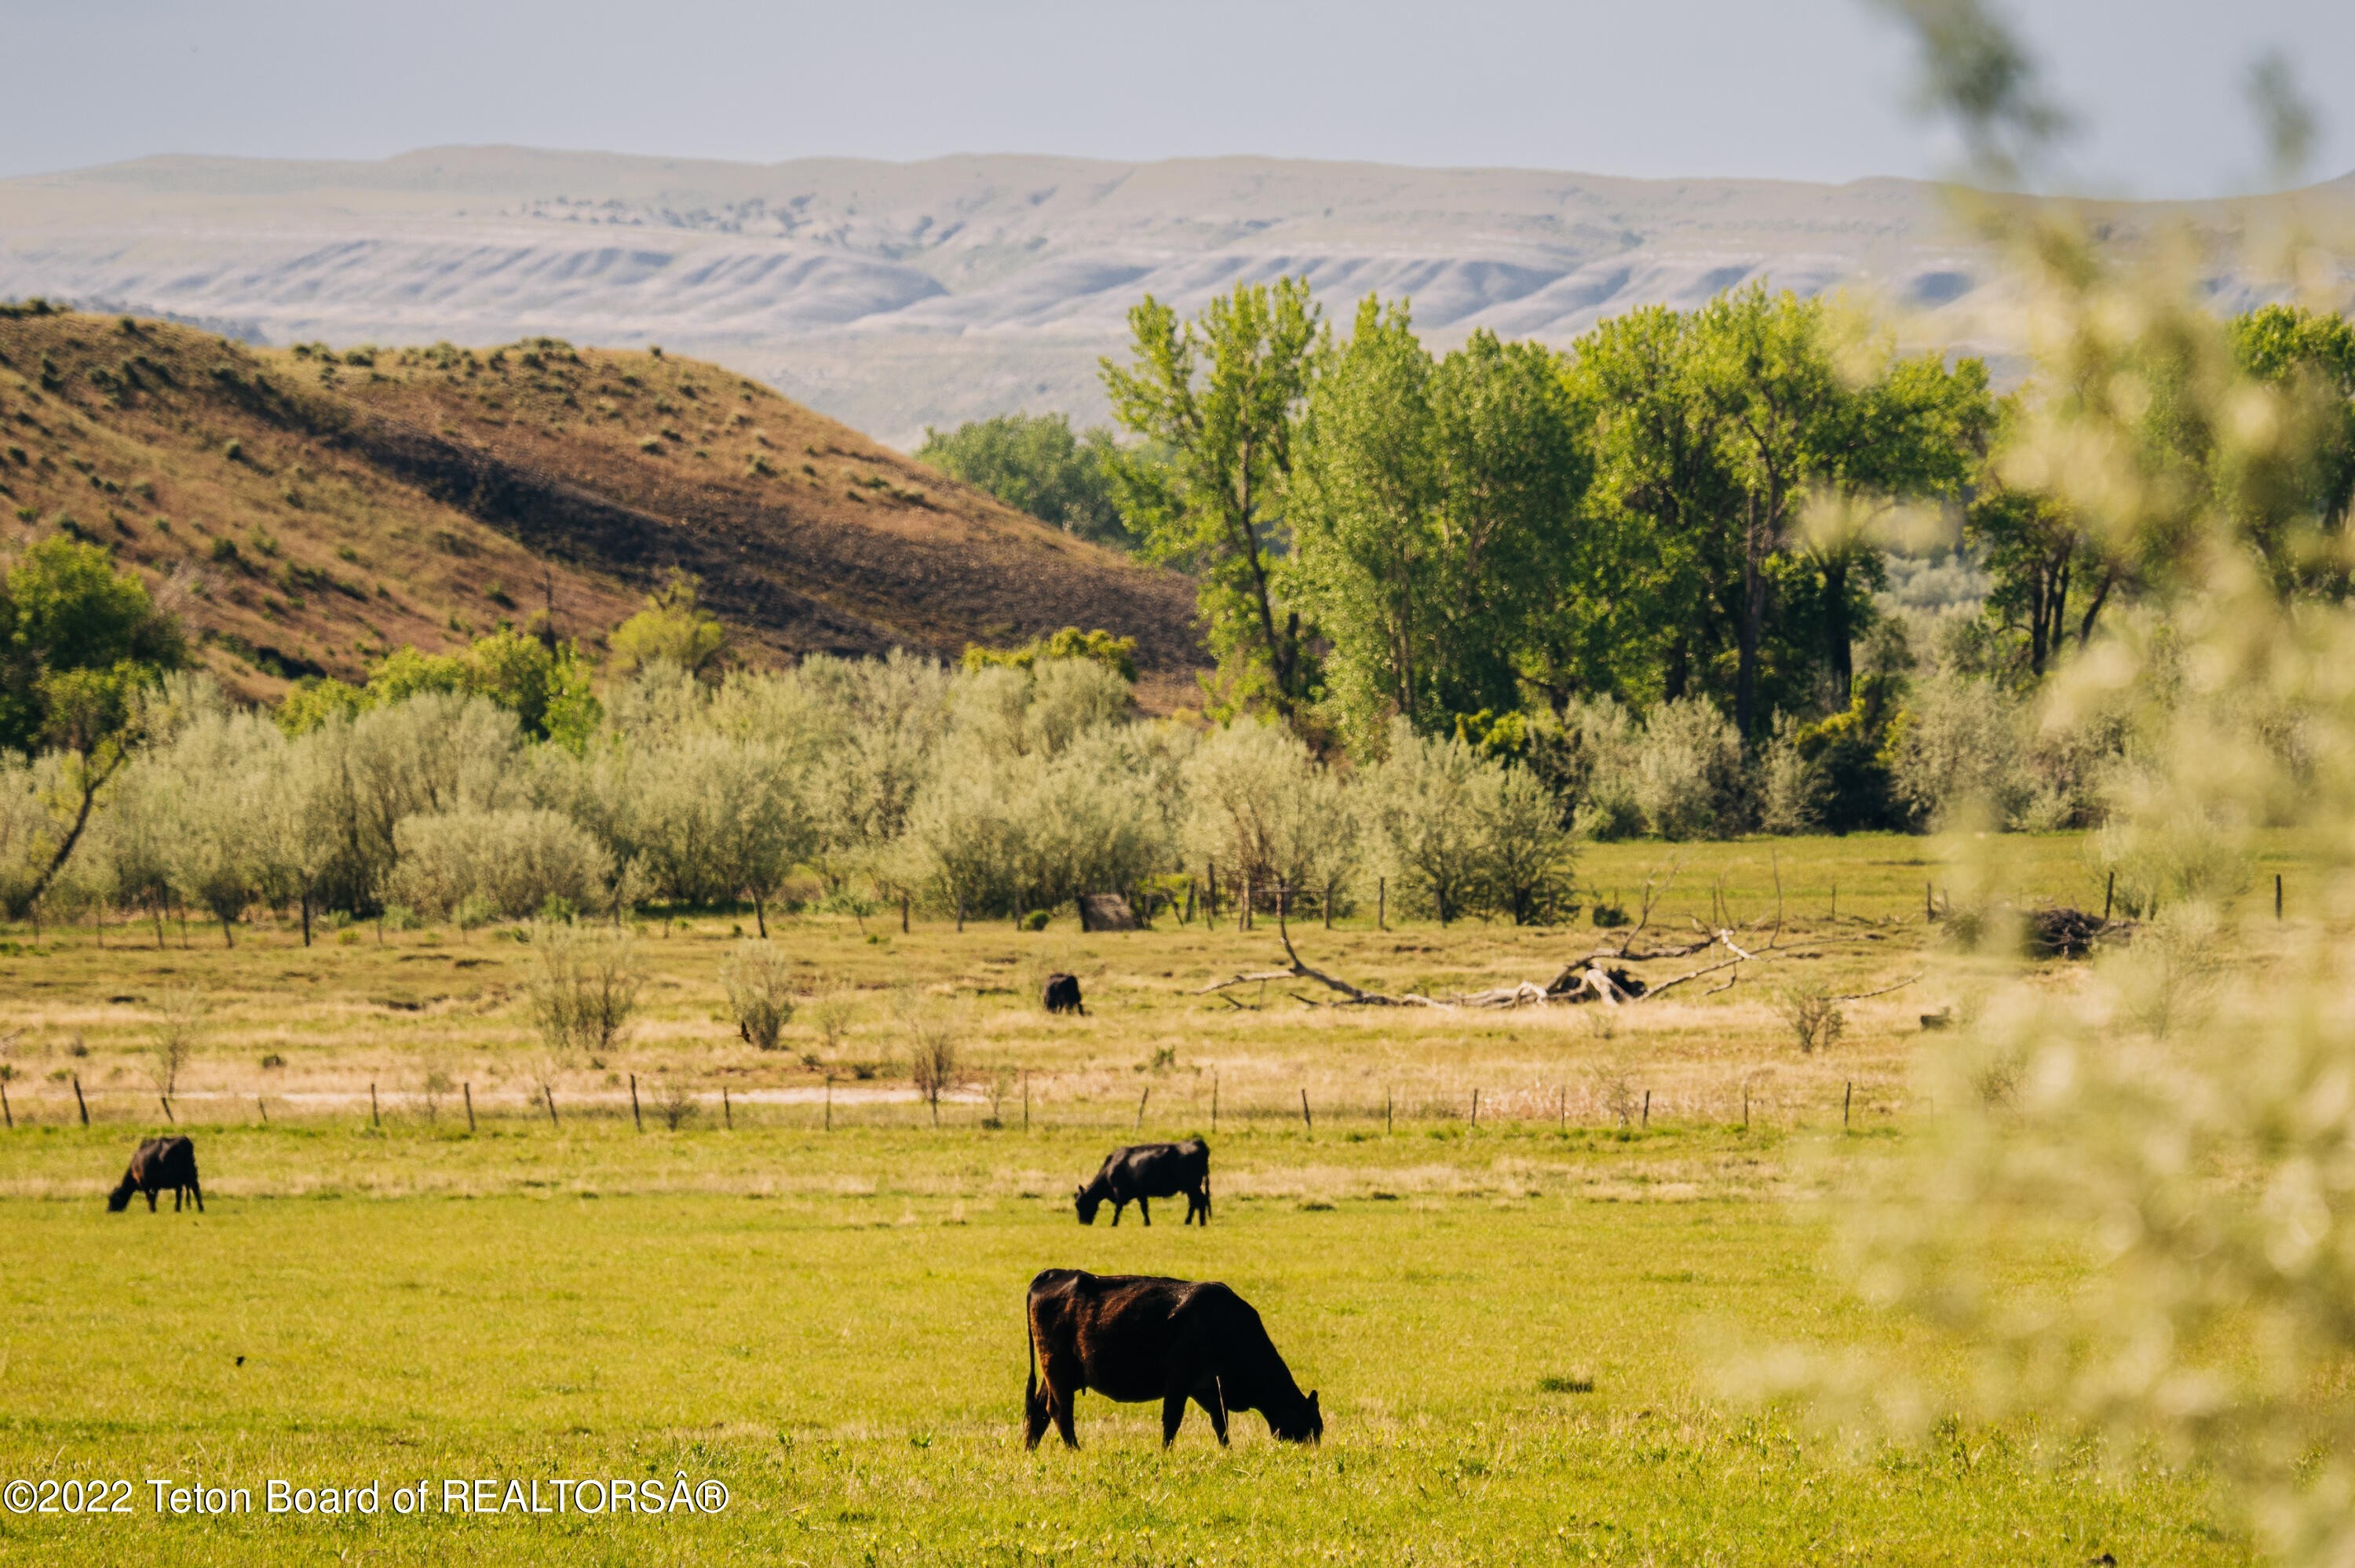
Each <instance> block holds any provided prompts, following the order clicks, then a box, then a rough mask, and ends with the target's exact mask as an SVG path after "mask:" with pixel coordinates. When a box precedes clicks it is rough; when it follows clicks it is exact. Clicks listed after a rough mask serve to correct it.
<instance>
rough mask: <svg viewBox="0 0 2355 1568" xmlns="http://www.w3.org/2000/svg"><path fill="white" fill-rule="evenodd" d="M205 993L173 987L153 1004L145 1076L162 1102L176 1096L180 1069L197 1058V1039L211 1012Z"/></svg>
mask: <svg viewBox="0 0 2355 1568" xmlns="http://www.w3.org/2000/svg"><path fill="white" fill-rule="evenodd" d="M210 1011H211V1010H210V1008H209V1007H208V1005H207V1003H206V1001H205V996H204V993H203V992H202V991H197V989H196V988H195V987H193V986H174V987H172V988H170V989H169V990H167V991H165V992H164V993H163V995H162V996H161V997H159V998H158V999H157V1001H156V1003H155V1039H154V1042H153V1043H152V1044H150V1045H149V1047H148V1055H149V1060H150V1065H149V1067H148V1069H147V1075H148V1077H149V1078H151V1079H153V1080H154V1081H155V1089H156V1092H157V1093H159V1094H161V1095H162V1096H163V1097H165V1099H170V1098H171V1097H172V1096H173V1095H174V1094H176V1093H177V1092H178V1090H179V1085H180V1072H181V1069H182V1068H184V1067H186V1065H188V1058H189V1057H191V1056H193V1055H195V1054H196V1050H197V1036H198V1035H200V1034H201V1033H203V1031H204V1026H205V1015H206V1014H207V1013H208V1012H210Z"/></svg>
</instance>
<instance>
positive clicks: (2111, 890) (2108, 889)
mask: <svg viewBox="0 0 2355 1568" xmlns="http://www.w3.org/2000/svg"><path fill="white" fill-rule="evenodd" d="M2274 889H2275V892H2274V917H2275V919H2279V918H2280V917H2281V892H2280V889H2281V883H2280V881H2279V879H2278V878H2276V879H2275V883H2274ZM2117 894H2118V874H2117V873H2116V872H2115V871H2114V872H2112V873H2110V879H2109V880H2108V881H2107V882H2105V883H2104V884H2103V885H2102V924H2103V925H2105V926H2106V925H2108V924H2109V923H2110V901H2111V900H2112V899H2114V898H2115V897H2116V896H2117Z"/></svg>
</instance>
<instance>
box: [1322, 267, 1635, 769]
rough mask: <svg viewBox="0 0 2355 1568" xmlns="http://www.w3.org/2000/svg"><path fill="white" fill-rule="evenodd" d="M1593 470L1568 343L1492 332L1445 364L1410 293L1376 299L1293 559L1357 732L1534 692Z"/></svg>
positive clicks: (1568, 585) (1338, 697) (1348, 722)
mask: <svg viewBox="0 0 2355 1568" xmlns="http://www.w3.org/2000/svg"><path fill="white" fill-rule="evenodd" d="M1590 467H1591V465H1590V462H1589V461H1588V458H1587V454H1586V450H1585V445H1584V442H1583V440H1582V430H1581V429H1580V426H1579V421H1578V416H1577V411H1576V408H1575V405H1574V403H1573V401H1572V397H1571V395H1570V392H1569V389H1568V388H1567V387H1565V385H1564V384H1563V382H1562V379H1561V374H1560V370H1559V367H1558V366H1557V365H1556V363H1555V361H1554V357H1553V355H1551V353H1550V351H1548V350H1546V349H1544V348H1542V347H1540V346H1539V345H1537V344H1503V343H1500V342H1498V341H1497V338H1496V337H1495V335H1494V334H1488V333H1485V332H1483V333H1476V334H1474V335H1473V338H1472V340H1471V341H1470V342H1469V343H1468V344H1465V346H1464V347H1463V348H1462V349H1459V350H1457V351H1456V352H1455V353H1453V354H1450V355H1447V356H1446V357H1445V358H1444V360H1441V361H1439V362H1437V363H1435V364H1434V363H1433V360H1432V358H1431V356H1430V355H1428V354H1427V353H1426V352H1425V351H1424V350H1423V345H1422V344H1420V343H1419V342H1417V341H1416V339H1415V336H1414V334H1413V331H1412V321H1411V318H1410V315H1409V312H1408V308H1407V306H1406V305H1405V303H1404V302H1398V303H1395V304H1392V305H1390V306H1388V307H1384V306H1383V305H1382V304H1381V303H1380V302H1379V301H1377V300H1375V299H1372V298H1370V297H1369V298H1368V299H1367V300H1366V301H1365V302H1362V303H1361V304H1360V306H1359V312H1358V318H1357V323H1356V325H1355V327H1354V328H1353V330H1352V332H1351V334H1350V336H1349V339H1348V344H1346V345H1344V346H1343V347H1341V348H1339V349H1338V350H1337V351H1335V352H1334V353H1333V354H1331V355H1329V356H1328V357H1327V361H1326V363H1325V365H1324V366H1323V368H1322V369H1321V371H1320V374H1319V375H1318V376H1317V377H1316V384H1315V387H1314V388H1313V390H1312V392H1311V394H1310V397H1309V405H1308V411H1307V414H1306V417H1305V419H1304V421H1303V424H1302V427H1301V437H1300V443H1299V450H1298V454H1297V466H1296V469H1295V476H1294V487H1293V489H1294V519H1295V534H1296V538H1295V546H1296V549H1295V561H1294V563H1293V567H1292V572H1291V580H1292V582H1293V584H1294V585H1295V588H1296V589H1297V591H1298V596H1299V598H1300V599H1301V601H1302V602H1303V603H1304V604H1305V606H1307V607H1308V608H1309V609H1310V610H1311V612H1312V614H1313V618H1314V619H1315V620H1316V625H1317V628H1318V630H1320V631H1321V632H1322V633H1323V634H1324V635H1325V636H1326V637H1327V640H1328V641H1329V642H1330V644H1331V650H1332V651H1331V653H1330V654H1329V656H1328V657H1327V662H1326V673H1327V682H1328V685H1329V689H1330V699H1329V700H1330V701H1331V703H1332V705H1334V707H1335V708H1336V709H1337V714H1338V716H1339V717H1340V719H1341V721H1342V727H1343V729H1344V731H1345V733H1347V734H1348V736H1350V738H1351V739H1352V742H1353V744H1355V745H1357V746H1358V747H1359V748H1360V749H1361V750H1364V749H1372V748H1378V747H1379V743H1380V739H1381V736H1382V734H1383V726H1385V725H1386V724H1387V722H1388V721H1389V719H1390V718H1391V717H1392V716H1399V717H1403V718H1405V719H1407V720H1408V721H1409V722H1410V723H1412V725H1413V726H1415V727H1416V728H1418V729H1420V730H1423V731H1424V732H1431V731H1434V730H1443V729H1446V728H1448V727H1450V723H1451V720H1452V719H1453V718H1454V717H1455V715H1470V714H1475V713H1478V712H1481V711H1483V710H1486V711H1489V712H1500V711H1508V710H1510V709H1512V708H1513V707H1515V706H1517V705H1518V701H1519V691H1518V679H1519V673H1520V665H1521V662H1522V659H1523V657H1524V655H1525V654H1527V653H1528V652H1529V651H1530V650H1531V649H1532V648H1533V646H1535V645H1536V644H1537V643H1538V642H1539V641H1540V623H1541V621H1542V620H1543V619H1544V618H1545V616H1546V615H1547V614H1548V613H1549V612H1550V610H1551V609H1552V608H1553V606H1554V605H1555V604H1556V603H1557V601H1558V600H1559V599H1561V597H1562V596H1563V595H1564V594H1565V593H1568V592H1570V591H1571V590H1572V578H1573V577H1574V575H1575V573H1576V571H1577V568H1578V567H1579V566H1580V564H1581V563H1580V558H1579V555H1578V552H1577V550H1576V549H1575V548H1574V546H1575V544H1576V528H1575V524H1576V522H1577V513H1578V507H1579V504H1580V501H1581V499H1582V493H1583V492H1584V489H1585V485H1586V480H1587V475H1588V472H1589V470H1590ZM1580 586H1582V585H1580Z"/></svg>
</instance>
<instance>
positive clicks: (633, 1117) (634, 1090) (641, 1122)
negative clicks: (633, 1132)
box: [630, 1073, 646, 1132]
mask: <svg viewBox="0 0 2355 1568" xmlns="http://www.w3.org/2000/svg"><path fill="white" fill-rule="evenodd" d="M630 1125H631V1126H632V1127H634V1128H637V1129H638V1130H639V1131H640V1132H644V1131H645V1129H646V1118H644V1117H642V1116H640V1115H639V1114H638V1075H636V1074H635V1073H632V1074H631V1075H630Z"/></svg>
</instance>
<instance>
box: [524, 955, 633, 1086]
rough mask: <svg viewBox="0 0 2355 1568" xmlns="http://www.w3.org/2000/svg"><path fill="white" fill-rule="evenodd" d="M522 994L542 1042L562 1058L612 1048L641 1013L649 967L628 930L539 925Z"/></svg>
mask: <svg viewBox="0 0 2355 1568" xmlns="http://www.w3.org/2000/svg"><path fill="white" fill-rule="evenodd" d="M529 935H530V939H531V956H530V959H529V960H528V961H527V964H526V965H525V979H524V990H525V995H526V997H527V1001H528V1002H529V1004H530V1008H531V1018H532V1022H533V1023H534V1025H536V1026H537V1027H538V1031H539V1037H540V1040H541V1043H542V1044H545V1045H546V1046H547V1048H548V1051H549V1054H550V1055H551V1056H553V1057H556V1058H557V1059H559V1060H569V1059H570V1058H571V1057H572V1056H574V1055H577V1054H584V1053H586V1054H597V1053H602V1052H604V1051H609V1050H611V1049H612V1048H613V1045H614V1044H615V1043H616V1042H618V1041H620V1040H621V1039H622V1038H623V1035H624V1034H625V1033H627V1032H628V1030H629V1027H630V1020H631V1017H632V1015H633V1014H634V1013H635V1012H636V1011H637V1005H638V992H639V991H640V990H641V989H642V988H643V987H644V986H645V966H644V964H643V962H642V960H641V959H640V956H639V953H638V950H637V942H636V939H635V938H633V937H632V936H631V935H630V934H629V933H628V932H627V931H624V930H617V929H613V928H610V927H593V928H592V927H581V926H572V925H565V924H550V923H538V924H535V925H534V926H533V927H531V929H530V933H529Z"/></svg>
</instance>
